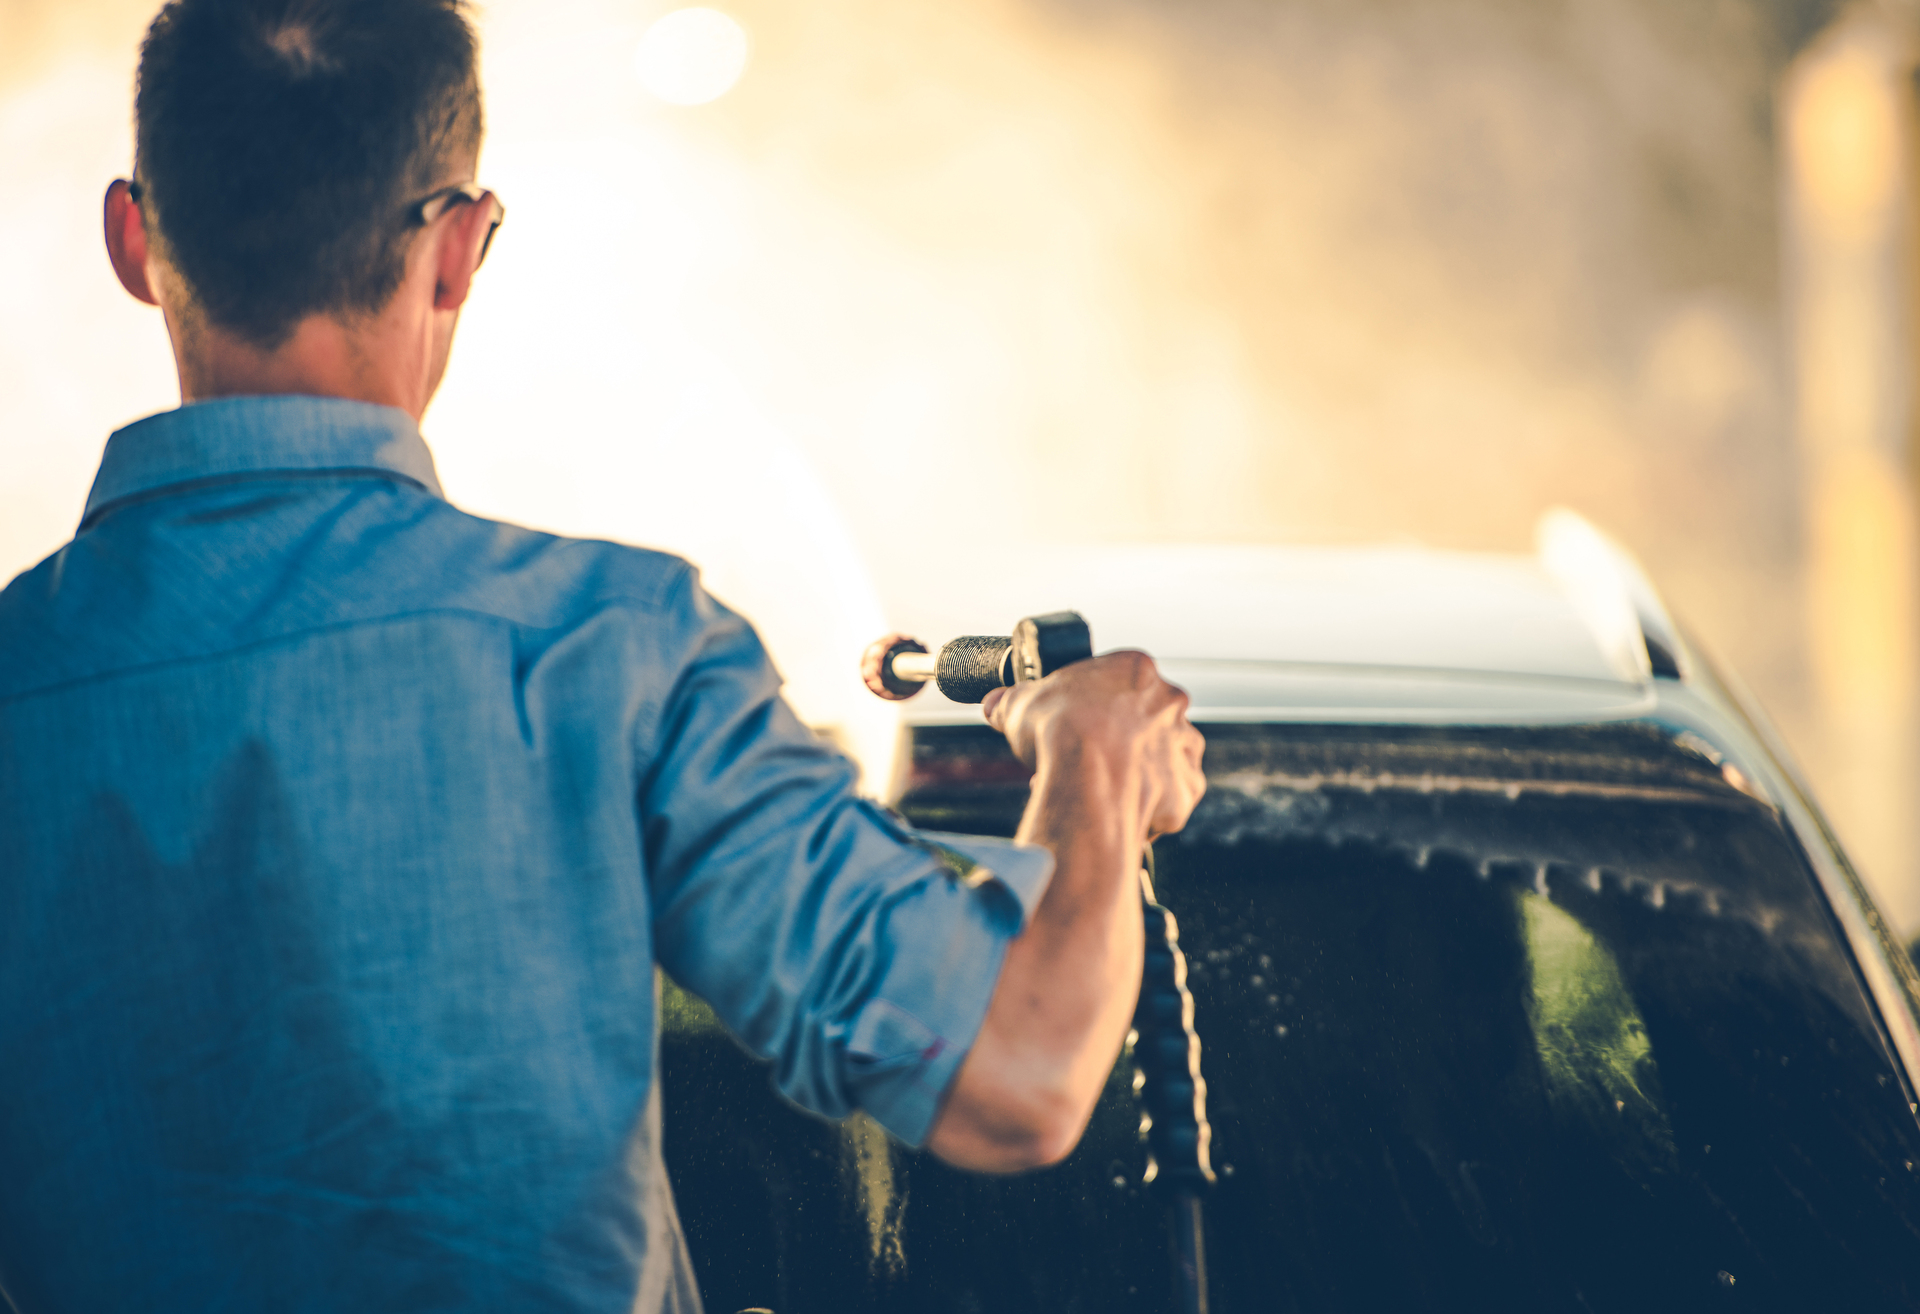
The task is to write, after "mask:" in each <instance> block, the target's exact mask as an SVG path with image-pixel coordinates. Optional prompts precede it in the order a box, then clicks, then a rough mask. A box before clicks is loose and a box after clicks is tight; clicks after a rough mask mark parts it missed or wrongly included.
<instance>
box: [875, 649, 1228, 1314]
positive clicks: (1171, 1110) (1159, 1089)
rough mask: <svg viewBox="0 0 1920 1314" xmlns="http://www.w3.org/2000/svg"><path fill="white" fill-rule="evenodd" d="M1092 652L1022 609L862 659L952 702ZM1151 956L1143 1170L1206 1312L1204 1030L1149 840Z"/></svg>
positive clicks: (1146, 982)
mask: <svg viewBox="0 0 1920 1314" xmlns="http://www.w3.org/2000/svg"><path fill="white" fill-rule="evenodd" d="M1091 656H1093V634H1092V631H1091V630H1090V629H1089V628H1088V627H1087V622H1086V620H1085V618H1083V617H1082V616H1081V615H1080V614H1079V613H1078V612H1073V611H1056V612H1049V613H1048V614H1047V615H1044V616H1029V617H1028V618H1027V619H1025V620H1023V621H1021V622H1020V623H1019V624H1018V625H1016V626H1014V628H1013V633H1012V635H1011V636H1010V637H1008V638H1004V639H1003V638H1000V637H998V636H997V635H977V634H976V635H965V636H963V637H961V638H958V639H954V640H952V641H951V642H949V643H947V644H945V645H943V646H942V647H941V649H940V651H939V652H938V653H931V652H929V651H928V650H927V646H926V645H925V644H923V643H921V642H920V641H919V640H917V639H913V638H910V637H908V636H907V635H904V634H890V635H888V636H887V637H886V638H884V639H880V640H877V641H876V642H875V643H873V644H872V645H871V646H870V647H869V648H868V649H867V651H866V654H865V656H864V657H863V658H862V660H861V675H862V678H863V679H865V681H866V685H867V688H869V689H871V690H872V691H873V692H874V693H875V694H878V695H879V696H880V697H882V698H886V699H889V700H893V701H899V700H901V699H905V698H911V697H913V695H915V694H917V693H919V692H920V690H921V689H923V688H925V687H926V686H927V685H928V684H929V683H931V684H935V685H937V686H939V689H940V692H941V693H943V694H945V695H946V696H947V697H948V698H950V699H952V700H953V701H954V702H957V703H977V702H980V701H981V700H983V699H984V698H985V697H986V696H987V694H988V692H989V691H991V690H994V689H1000V688H1005V687H1007V686H1009V685H1014V684H1020V683H1024V682H1026V681H1028V680H1039V679H1044V678H1045V677H1046V676H1048V675H1051V674H1052V673H1053V672H1055V671H1057V670H1059V669H1060V668H1061V667H1062V666H1067V665H1070V664H1072V663H1073V662H1077V661H1084V660H1086V659H1087V658H1089V657H1091ZM1140 899H1141V912H1142V915H1143V917H1144V919H1145V924H1146V960H1145V964H1144V966H1143V968H1142V972H1141V979H1140V999H1139V1002H1138V1003H1137V1004H1136V1005H1135V1006H1134V1011H1133V1034H1132V1035H1131V1036H1130V1037H1129V1042H1130V1044H1131V1045H1132V1047H1133V1064H1134V1070H1133V1091H1134V1096H1135V1098H1136V1099H1137V1100H1138V1101H1139V1104H1140V1136H1141V1139H1142V1140H1144V1141H1145V1142H1146V1149H1147V1163H1146V1171H1145V1173H1144V1174H1143V1176H1142V1181H1144V1182H1145V1183H1146V1185H1147V1187H1148V1189H1149V1190H1151V1191H1153V1192H1154V1193H1155V1194H1157V1195H1159V1196H1160V1197H1161V1198H1162V1199H1163V1200H1165V1201H1166V1203H1167V1207H1168V1211H1169V1213H1170V1215H1171V1221H1172V1227H1173V1248H1174V1256H1175V1262H1176V1264H1177V1267H1178V1273H1177V1274H1176V1286H1177V1287H1178V1289H1179V1300H1180V1305H1179V1309H1180V1314H1207V1262H1206V1229H1205V1227H1204V1214H1203V1211H1202V1209H1201V1200H1202V1199H1203V1197H1204V1196H1205V1195H1206V1192H1207V1190H1208V1189H1209V1188H1210V1187H1211V1186H1212V1185H1213V1181H1214V1176H1213V1166H1212V1164H1211V1163H1210V1162H1209V1161H1208V1155H1209V1150H1210V1146H1211V1142H1212V1139H1213V1131H1212V1129H1211V1128H1210V1127H1209V1126H1208V1125H1207V1083H1206V1081H1205V1080H1204V1079H1202V1077H1201V1076H1200V1037H1199V1035H1198V1033H1196V1032H1195V1031H1194V1029H1193V996H1192V995H1191V994H1190V993H1188V991H1187V960H1186V957H1185V955H1183V954H1182V953H1181V952H1180V928H1179V925H1178V924H1177V923H1176V922H1175V921H1174V918H1173V914H1172V913H1170V912H1168V911H1167V910H1166V909H1165V908H1163V907H1161V906H1160V904H1159V902H1158V900H1157V899H1156V897H1155V895H1154V889H1153V846H1152V845H1151V844H1149V845H1148V846H1147V848H1146V852H1145V853H1144V855H1143V862H1142V866H1141V870H1140Z"/></svg>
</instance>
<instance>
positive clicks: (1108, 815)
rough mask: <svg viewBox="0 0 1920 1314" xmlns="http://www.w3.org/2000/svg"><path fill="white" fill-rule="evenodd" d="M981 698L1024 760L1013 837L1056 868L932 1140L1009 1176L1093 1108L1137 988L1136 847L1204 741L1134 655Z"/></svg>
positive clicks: (1179, 699) (1196, 766)
mask: <svg viewBox="0 0 1920 1314" xmlns="http://www.w3.org/2000/svg"><path fill="white" fill-rule="evenodd" d="M984 710H985V712H986V715H987V720H988V721H989V722H990V723H991V724H992V725H993V726H994V727H995V728H996V729H998V730H1000V731H1001V732H1002V733H1004V734H1005V735H1006V736H1007V742H1008V743H1009V744H1011V745H1012V747H1013V751H1014V752H1015V753H1017V754H1018V755H1019V756H1020V758H1021V760H1022V761H1024V762H1026V763H1027V764H1028V765H1030V766H1032V767H1033V769H1034V775H1033V793H1032V797H1031V798H1030V799H1029V801H1028V804H1027V811H1026V816H1025V817H1024V818H1023V819H1022V821H1021V824H1020V833H1019V836H1018V838H1020V839H1022V840H1024V841H1026V842H1028V843H1033V844H1040V845H1043V846H1045V847H1047V848H1049V849H1051V850H1052V851H1053V855H1054V875H1053V881H1052V883H1051V884H1049V885H1048V887H1047V892H1046V895H1045V897H1044V898H1042V900H1041V901H1040V906H1039V907H1038V908H1037V909H1036V910H1035V912H1034V915H1033V918H1032V920H1031V921H1030V922H1029V923H1028V925H1027V928H1026V930H1025V931H1024V932H1022V934H1021V935H1020V936H1019V938H1018V939H1016V940H1014V941H1013V943H1012V944H1010V945H1009V946H1008V947H1007V957H1006V962H1005V965H1004V966H1003V967H1002V968H1001V971H1000V980H999V983H998V984H997V985H996V986H995V988H994V993H993V1000H992V1002H991V1003H990V1004H989V1005H988V1008H987V1016H986V1021H985V1022H984V1023H983V1024H982V1026H981V1029H980V1035H979V1037H978V1038H977V1039H976V1040H975V1041H974V1045H973V1049H972V1050H971V1051H970V1052H969V1053H968V1055H967V1058H966V1061H965V1062H964V1063H962V1064H961V1066H960V1072H959V1075H958V1076H957V1077H956V1078H955V1079H954V1083H953V1088H952V1090H951V1091H949V1092H948V1096H947V1102H946V1104H945V1106H944V1107H943V1108H942V1109H941V1111H940V1116H939V1117H938V1118H937V1119H936V1120H935V1122H934V1125H933V1130H932V1132H931V1133H930V1134H929V1136H928V1138H927V1146H928V1148H929V1149H931V1150H932V1151H933V1152H934V1153H935V1154H937V1155H939V1156H940V1157H941V1158H943V1159H946V1160H947V1161H948V1162H950V1163H954V1164H957V1165H959V1166H960V1167H963V1168H973V1169H977V1170H980V1171H985V1172H1014V1171H1018V1170H1020V1169H1023V1168H1030V1167H1036V1166H1038V1165H1041V1164H1046V1163H1054V1162H1057V1161H1059V1160H1060V1159H1063V1158H1065V1157H1066V1155H1067V1154H1068V1153H1069V1152H1070V1151H1071V1150H1072V1149H1073V1147H1074V1145H1075V1143H1077V1142H1078V1141H1079V1139H1080V1133H1081V1131H1082V1130H1084V1129H1085V1127H1086V1124H1087V1119H1088V1117H1090V1116H1091V1115H1092V1113H1093V1106H1094V1104H1095V1102H1096V1101H1097V1100H1098V1099H1099V1097H1100V1089H1101V1087H1102V1085H1103V1084H1104V1083H1105V1081H1106V1077H1107V1073H1108V1071H1109V1070H1111V1068H1112V1067H1113V1060H1114V1056H1115V1055H1116V1054H1117V1053H1118V1052H1119V1049H1120V1042H1121V1040H1122V1038H1123V1037H1124V1036H1125V1035H1126V1032H1127V1027H1128V1025H1129V1023H1130V1020H1131V1019H1132V1016H1133V1006H1134V999H1135V996H1136V995H1137V994H1138V993H1139V989H1140V961H1141V953H1142V947H1141V943H1142V933H1141V921H1140V897H1139V884H1138V881H1137V879H1136V877H1135V873H1136V872H1137V871H1138V870H1139V867H1140V856H1141V849H1142V848H1143V846H1144V845H1145V844H1146V842H1147V841H1148V840H1150V839H1152V838H1153V837H1155V836H1157V835H1165V834H1169V833H1171V832H1173V831H1176V830H1179V829H1180V828H1181V827H1182V826H1184V825H1185V824H1186V821H1187V817H1188V815H1189V814H1190V813H1191V812H1192V811H1193V808H1194V805H1195V804H1197V803H1198V802H1199V801H1200V796H1201V794H1203V793H1204V792H1205V790H1206V780H1205V778H1204V777H1203V776H1202V775H1201V772H1200V757H1201V753H1202V752H1203V751H1204V749H1205V742H1204V741H1203V740H1202V739H1201V737H1200V732H1199V731H1197V730H1195V729H1194V728H1193V726H1192V725H1191V724H1189V723H1188V721H1187V696H1186V694H1185V693H1184V692H1182V691H1181V690H1179V689H1177V688H1175V687H1174V686H1173V685H1170V684H1168V683H1167V682H1166V681H1165V680H1162V679H1161V678H1160V673H1159V671H1158V670H1157V669H1156V668H1155V667H1154V664H1153V659H1152V658H1150V657H1148V656H1147V655H1146V654H1145V653H1140V652H1116V653H1109V654H1107V655H1106V656H1103V657H1095V658H1093V659H1091V660H1089V661H1084V662H1076V663H1074V664H1073V665H1071V666H1068V667H1065V668H1063V669H1062V670H1059V671H1057V672H1055V673H1054V674H1052V675H1050V676H1048V677H1047V678H1046V679H1044V680H1037V681H1034V682H1032V683H1028V684H1019V685H1015V686H1014V687H1013V688H1011V689H996V690H994V691H993V692H992V693H990V694H988V695H987V699H986V702H985V704H984Z"/></svg>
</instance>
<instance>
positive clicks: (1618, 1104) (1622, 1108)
mask: <svg viewBox="0 0 1920 1314" xmlns="http://www.w3.org/2000/svg"><path fill="white" fill-rule="evenodd" d="M1613 1111H1614V1112H1615V1113H1625V1112H1626V1111H1627V1102H1626V1101H1625V1100H1615V1101H1614V1102H1613Z"/></svg>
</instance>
